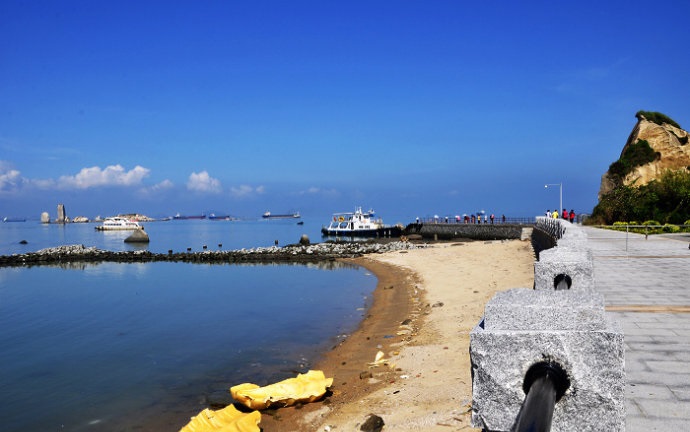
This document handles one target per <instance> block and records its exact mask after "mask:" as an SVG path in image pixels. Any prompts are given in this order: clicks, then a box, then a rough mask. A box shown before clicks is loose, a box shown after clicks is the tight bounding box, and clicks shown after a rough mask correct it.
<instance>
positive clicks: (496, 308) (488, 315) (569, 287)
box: [470, 221, 625, 432]
mask: <svg viewBox="0 0 690 432" xmlns="http://www.w3.org/2000/svg"><path fill="white" fill-rule="evenodd" d="M557 223H558V225H559V226H554V224H553V221H547V222H546V224H544V226H539V225H540V224H539V223H537V226H536V227H535V229H534V233H537V234H533V235H538V236H548V237H550V239H548V240H547V241H546V242H545V243H542V244H548V243H549V242H553V243H554V244H555V247H553V248H547V249H542V250H540V251H539V252H541V253H540V254H539V255H540V259H539V261H537V262H536V263H535V286H534V289H527V288H516V289H512V290H508V291H504V292H500V293H498V294H496V296H494V298H492V299H491V300H490V301H489V302H488V303H487V305H486V307H485V310H484V317H483V318H482V320H481V321H480V322H479V324H478V325H477V326H476V327H475V328H474V329H473V330H472V332H471V333H470V358H471V363H472V425H473V426H474V427H479V428H483V429H484V430H485V431H506V432H507V431H511V430H513V429H514V427H515V425H516V423H517V421H518V418H519V415H520V413H521V409H522V406H523V403H524V401H525V398H526V394H527V393H529V391H530V389H529V388H527V389H525V388H524V386H525V385H527V380H526V375H527V374H528V371H530V370H531V369H533V368H534V366H535V365H540V364H549V365H556V367H557V368H558V369H559V370H562V371H563V372H564V374H565V375H566V376H567V383H568V385H567V388H566V389H565V390H564V393H563V395H562V397H561V398H560V399H559V400H558V401H557V402H556V404H555V407H554V409H553V423H552V427H551V430H552V431H554V432H563V431H568V432H570V431H573V432H575V431H586V430H590V431H595V430H606V431H623V430H625V368H624V365H625V361H624V344H623V342H624V341H623V332H622V330H621V328H620V326H619V325H618V323H616V322H615V321H614V320H613V319H612V318H611V316H610V315H609V314H607V313H606V312H605V310H604V299H603V297H602V296H601V294H599V293H597V292H596V291H595V289H594V273H593V270H592V269H593V267H592V257H591V251H589V249H588V248H587V239H586V235H584V234H585V233H584V231H582V230H581V229H579V228H578V227H577V226H574V225H572V224H570V223H569V222H564V221H557ZM566 280H567V283H566Z"/></svg>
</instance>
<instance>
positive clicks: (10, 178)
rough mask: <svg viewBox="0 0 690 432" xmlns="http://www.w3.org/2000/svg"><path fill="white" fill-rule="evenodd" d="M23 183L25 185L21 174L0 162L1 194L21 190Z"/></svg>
mask: <svg viewBox="0 0 690 432" xmlns="http://www.w3.org/2000/svg"><path fill="white" fill-rule="evenodd" d="M22 183H24V179H23V178H22V176H21V173H20V172H19V171H18V170H16V169H12V168H11V167H10V166H9V164H7V163H5V162H3V161H0V191H1V192H8V191H12V190H15V189H17V188H19V187H20V186H21V185H22Z"/></svg>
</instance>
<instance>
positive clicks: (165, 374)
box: [0, 221, 376, 431]
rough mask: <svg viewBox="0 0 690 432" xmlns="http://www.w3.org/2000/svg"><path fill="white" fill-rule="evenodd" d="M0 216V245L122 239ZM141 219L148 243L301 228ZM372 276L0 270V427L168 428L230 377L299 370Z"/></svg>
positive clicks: (168, 268) (265, 269) (178, 243)
mask: <svg viewBox="0 0 690 432" xmlns="http://www.w3.org/2000/svg"><path fill="white" fill-rule="evenodd" d="M0 225H2V226H0V233H1V236H0V239H1V240H2V247H3V248H4V249H5V250H3V251H2V253H3V254H7V253H10V252H9V251H8V249H12V248H15V247H16V245H15V244H14V242H15V240H16V239H17V238H19V237H21V239H25V240H27V241H28V242H29V245H27V246H29V249H30V250H36V249H39V248H43V247H49V246H57V245H60V244H74V243H78V244H84V245H86V246H97V247H100V248H104V249H110V250H126V249H127V248H128V246H127V245H125V244H124V243H123V242H122V238H120V239H119V240H118V239H117V238H116V236H110V235H109V234H110V233H100V232H96V231H95V230H94V229H93V225H68V226H64V227H60V226H56V225H54V226H53V225H51V226H41V225H40V224H35V223H31V222H26V223H16V224H0ZM8 225H11V227H9V228H8V227H7V226H8ZM305 225H306V224H305ZM318 228H320V227H317V233H318ZM146 230H147V231H148V232H149V235H150V236H151V239H152V242H151V244H150V245H149V249H150V250H152V251H156V252H157V251H167V250H168V249H175V250H183V249H186V247H193V248H194V249H195V250H200V249H201V245H203V244H208V245H209V248H210V247H211V246H210V245H211V244H213V245H215V247H214V248H217V247H218V246H217V244H218V243H223V249H234V248H242V247H246V248H249V247H253V246H268V245H272V244H273V243H274V240H276V239H278V240H279V242H280V243H281V244H288V243H294V242H296V241H297V240H298V239H299V236H300V235H302V234H303V233H307V231H305V230H304V226H297V225H296V224H294V222H292V223H286V222H285V221H257V222H220V221H218V222H215V221H179V222H178V221H172V222H157V223H150V224H146ZM122 234H123V233H119V234H118V235H120V236H122ZM309 235H310V237H311V238H316V239H318V237H316V236H317V234H311V233H310V234H309ZM125 236H126V234H125ZM56 237H57V238H56ZM17 241H18V240H17ZM32 245H33V246H34V247H33V248H31V246H32ZM375 283H376V280H375V278H374V277H372V276H371V275H369V274H368V273H367V272H366V271H364V270H363V269H361V268H356V267H352V266H331V267H329V268H324V267H318V266H301V265H300V266H298V265H252V266H246V265H243V266H238V265H197V264H186V263H144V264H120V263H103V264H88V265H81V264H76V265H69V266H64V267H33V268H31V269H22V268H0V347H2V349H1V350H0V365H2V367H0V418H2V430H4V431H27V430H31V431H51V430H74V431H81V430H85V431H90V430H93V431H96V430H98V431H103V430H105V431H111V430H112V431H115V430H123V431H126V430H177V429H179V428H180V427H181V426H183V425H184V424H186V422H187V421H188V419H189V417H190V416H192V415H195V414H196V413H198V412H199V411H200V410H201V409H203V408H204V407H206V406H207V405H208V402H209V400H210V401H218V402H223V401H224V400H227V401H229V399H228V396H227V395H228V393H227V390H228V388H229V387H230V386H232V385H234V384H238V383H241V382H246V381H252V382H256V383H258V384H267V383H270V382H273V381H276V380H279V379H283V378H286V377H289V376H293V375H294V371H304V370H306V369H307V368H309V367H310V366H311V365H312V363H313V362H314V361H315V360H316V359H317V357H318V353H319V352H323V351H324V350H325V349H327V348H328V347H330V346H331V345H332V344H333V343H334V341H335V340H336V339H337V338H338V337H342V335H344V334H347V333H348V332H350V331H352V330H353V329H354V328H355V327H356V325H357V324H358V322H359V320H361V317H362V314H363V309H364V308H365V307H366V306H367V301H368V298H369V295H370V293H371V292H372V290H373V288H374V286H375ZM226 403H227V402H226Z"/></svg>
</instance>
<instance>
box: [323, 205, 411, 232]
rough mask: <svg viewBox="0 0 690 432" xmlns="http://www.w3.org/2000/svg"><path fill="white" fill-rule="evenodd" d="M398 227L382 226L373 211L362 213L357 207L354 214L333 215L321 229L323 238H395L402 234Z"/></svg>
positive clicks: (400, 227) (400, 228) (381, 222)
mask: <svg viewBox="0 0 690 432" xmlns="http://www.w3.org/2000/svg"><path fill="white" fill-rule="evenodd" d="M402 229H403V227H402V226H400V225H384V223H383V220H381V219H380V218H379V219H375V213H374V211H373V210H369V211H368V212H363V211H362V208H361V207H357V208H356V209H355V211H354V212H344V213H334V214H333V218H332V219H331V222H330V224H329V225H328V226H323V227H322V228H321V234H323V235H324V236H336V237H338V236H341V237H397V236H399V235H400V234H402Z"/></svg>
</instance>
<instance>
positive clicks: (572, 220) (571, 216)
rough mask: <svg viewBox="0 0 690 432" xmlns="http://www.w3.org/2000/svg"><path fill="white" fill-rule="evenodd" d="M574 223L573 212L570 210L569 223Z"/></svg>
mask: <svg viewBox="0 0 690 432" xmlns="http://www.w3.org/2000/svg"><path fill="white" fill-rule="evenodd" d="M573 222H575V210H572V209H571V210H570V223H573Z"/></svg>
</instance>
